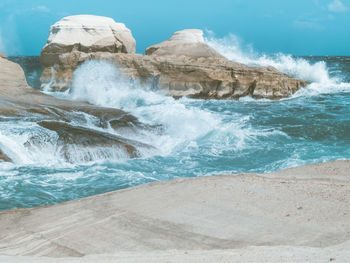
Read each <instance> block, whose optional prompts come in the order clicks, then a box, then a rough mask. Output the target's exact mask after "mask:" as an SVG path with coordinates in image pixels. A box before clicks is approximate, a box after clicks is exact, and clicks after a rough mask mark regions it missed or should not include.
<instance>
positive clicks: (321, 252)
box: [0, 160, 350, 262]
mask: <svg viewBox="0 0 350 263" xmlns="http://www.w3.org/2000/svg"><path fill="white" fill-rule="evenodd" d="M349 171H350V161H349V160H344V161H334V162H328V163H320V164H312V165H306V166H299V167H296V168H289V169H286V170H282V171H277V172H272V173H268V174H237V175H221V176H213V177H210V176H208V177H198V178H179V179H175V180H170V181H162V182H156V183H149V184H145V185H140V186H136V187H131V188H127V189H123V190H119V191H114V192H109V193H105V194H101V195H97V196H91V197H87V198H83V199H78V200H74V201H69V202H66V203H60V204H57V205H53V206H48V207H37V208H29V209H25V208H22V209H17V210H8V211H3V212H0V222H1V224H0V232H1V233H3V238H0V261H2V260H4V261H5V262H93V261H94V259H95V262H96V259H99V261H100V262H112V261H113V260H115V259H120V260H124V261H123V262H142V260H145V258H146V259H147V262H164V260H173V261H170V262H203V253H206V254H207V255H206V257H205V259H207V260H208V262H210V260H215V261H216V262H239V259H240V260H250V261H253V262H254V260H256V261H260V259H264V260H268V261H272V262H273V261H274V260H275V262H279V260H280V259H281V256H285V260H286V261H288V260H289V262H293V260H295V261H298V262H303V261H308V262H310V261H313V262H326V259H327V260H328V261H329V260H330V259H331V258H333V257H334V258H335V259H337V262H343V261H341V260H342V259H343V260H345V258H346V256H349V252H348V251H350V250H349V249H350V234H349V233H350V184H349V182H350V173H349ZM13 222H16V224H14V223H13ZM28 255H30V256H31V257H29V258H28V257H24V258H21V256H28ZM333 255H334V256H333ZM328 256H329V257H328ZM40 257H45V258H40ZM46 257H51V258H52V259H50V260H49V258H46ZM61 257H63V258H64V259H63V258H62V259H57V258H61ZM232 257H235V258H232ZM46 259H47V261H45V260H46ZM174 259H176V260H175V261H174ZM237 259H238V260H237ZM20 260H23V261H20ZM31 260H32V261H31ZM256 261H255V262H256ZM204 262H205V261H204Z"/></svg>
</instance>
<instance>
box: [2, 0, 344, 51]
mask: <svg viewBox="0 0 350 263" xmlns="http://www.w3.org/2000/svg"><path fill="white" fill-rule="evenodd" d="M78 14H92V15H101V16H107V17H112V18H113V19H114V20H115V21H117V22H122V23H124V24H125V25H126V26H127V27H128V28H129V29H130V30H131V31H132V34H133V36H134V38H135V39H136V49H137V52H138V53H144V51H145V49H146V48H147V47H148V46H150V45H153V44H156V43H159V42H161V41H163V40H166V39H168V38H169V37H170V36H171V34H172V33H173V32H175V31H178V30H182V29H185V28H199V29H203V30H210V31H213V32H214V33H215V36H216V37H217V38H223V37H225V36H227V35H229V34H234V35H235V36H237V37H238V38H239V39H241V41H242V42H243V43H245V44H246V45H247V46H252V47H253V48H254V50H255V51H257V52H259V53H266V54H274V53H279V52H282V53H286V54H293V55H344V56H345V55H347V56H350V0H292V1H287V0H176V1H174V0H173V1H166V0H147V1H145V0H128V1H125V0H123V1H120V0H109V1H104V0H100V1H96V0H59V1H54V0H0V50H1V51H3V52H4V53H6V54H7V55H39V54H40V51H41V49H42V47H43V46H44V45H45V43H46V40H47V38H48V35H49V29H50V26H51V25H52V24H54V23H55V22H57V21H58V20H60V19H61V18H63V17H65V16H69V15H78Z"/></svg>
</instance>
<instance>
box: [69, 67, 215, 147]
mask: <svg viewBox="0 0 350 263" xmlns="http://www.w3.org/2000/svg"><path fill="white" fill-rule="evenodd" d="M71 96H72V99H76V100H85V101H88V102H90V103H93V104H95V105H99V106H105V107H113V108H118V109H122V110H125V111H127V112H130V113H131V114H132V115H134V116H136V117H137V118H139V119H140V120H141V121H142V122H145V123H149V124H155V125H159V124H160V125H162V126H163V127H164V129H165V131H166V132H165V134H163V135H162V136H152V135H151V134H148V136H147V137H145V138H143V142H146V143H151V144H152V145H153V146H155V147H157V148H158V149H159V150H160V151H161V152H162V154H168V153H169V152H171V151H172V150H173V148H174V147H175V146H177V145H179V144H180V143H182V142H183V141H191V140H194V139H196V138H198V137H200V136H202V135H204V134H206V133H207V132H209V131H210V130H212V129H214V128H215V127H216V126H217V125H219V124H220V121H221V120H220V119H221V118H220V116H216V115H215V116H214V114H212V113H210V112H209V111H205V110H201V109H198V108H195V107H191V106H188V105H186V104H185V103H183V102H182V100H175V99H173V98H171V97H168V96H164V95H162V94H159V93H156V92H153V91H151V90H150V89H148V88H147V87H142V88H141V87H139V86H138V85H137V84H136V85H135V84H134V85H132V84H131V83H130V81H129V80H128V79H126V78H125V77H123V75H122V74H121V73H120V71H119V70H118V68H117V67H116V66H115V65H114V64H112V63H110V62H106V61H88V62H86V63H84V64H83V65H81V66H80V67H79V68H78V69H77V70H76V71H75V72H74V78H73V84H72V88H71Z"/></svg>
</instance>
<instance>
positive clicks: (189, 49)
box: [146, 29, 221, 57]
mask: <svg viewBox="0 0 350 263" xmlns="http://www.w3.org/2000/svg"><path fill="white" fill-rule="evenodd" d="M146 55H158V56H164V55H185V56H191V57H220V56H221V55H220V54H218V53H217V52H216V51H215V50H214V49H212V48H211V47H209V46H208V45H207V44H205V42H204V38H203V31H202V30H200V29H185V30H182V31H177V32H175V33H174V34H173V35H172V36H171V37H170V38H169V39H168V40H166V41H164V42H162V43H159V44H156V45H154V46H151V47H149V48H147V49H146Z"/></svg>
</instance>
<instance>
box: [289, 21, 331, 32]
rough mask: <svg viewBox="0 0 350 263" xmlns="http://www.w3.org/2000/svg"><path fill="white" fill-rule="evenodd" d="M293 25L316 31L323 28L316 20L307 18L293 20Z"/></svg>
mask: <svg viewBox="0 0 350 263" xmlns="http://www.w3.org/2000/svg"><path fill="white" fill-rule="evenodd" d="M294 26H295V27H298V28H301V29H310V30H316V31H322V30H323V29H324V28H323V26H322V25H321V24H319V23H318V22H315V21H308V20H295V21H294Z"/></svg>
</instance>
